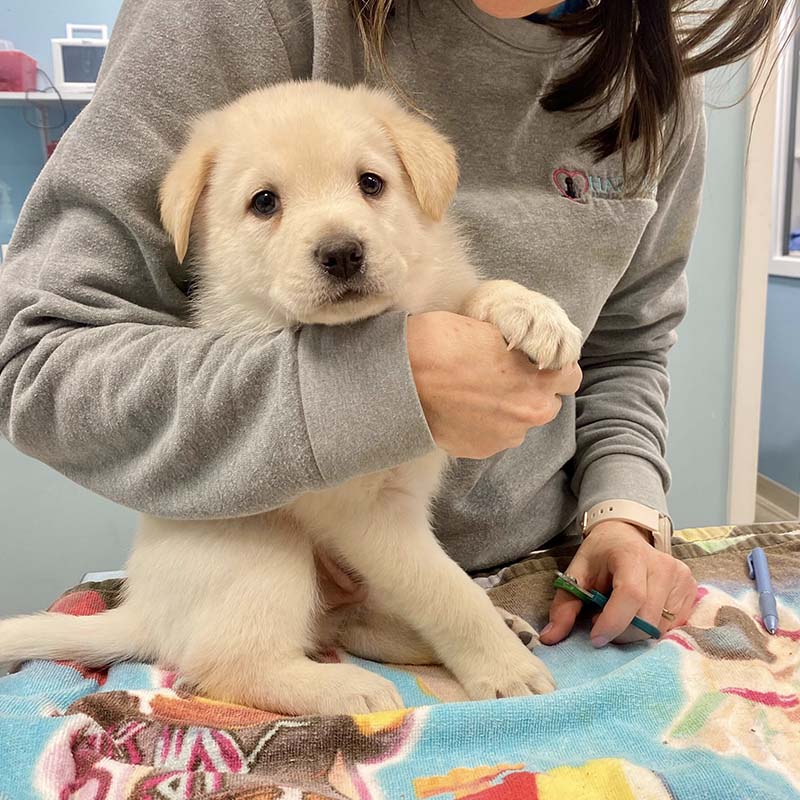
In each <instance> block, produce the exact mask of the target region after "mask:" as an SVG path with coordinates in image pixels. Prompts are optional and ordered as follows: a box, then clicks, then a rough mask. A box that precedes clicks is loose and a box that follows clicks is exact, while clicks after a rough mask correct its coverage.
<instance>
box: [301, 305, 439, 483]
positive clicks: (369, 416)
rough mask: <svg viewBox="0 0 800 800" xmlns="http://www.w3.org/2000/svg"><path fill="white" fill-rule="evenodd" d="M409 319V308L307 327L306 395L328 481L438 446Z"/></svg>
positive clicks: (303, 360) (311, 435) (304, 335)
mask: <svg viewBox="0 0 800 800" xmlns="http://www.w3.org/2000/svg"><path fill="white" fill-rule="evenodd" d="M406 320H407V315H406V314H405V313H404V312H390V313H386V314H382V315H380V316H378V317H373V318H372V319H368V320H364V321H362V322H356V323H353V324H351V325H338V326H328V325H307V326H304V327H303V328H301V329H300V333H299V341H298V353H297V358H298V373H299V380H300V395H301V398H302V403H303V411H304V414H305V421H306V426H307V429H308V436H309V439H310V442H311V449H312V451H313V453H314V457H315V459H316V462H317V466H318V468H319V471H320V474H321V476H322V479H323V480H324V482H325V484H327V485H336V484H339V483H343V482H344V481H346V480H348V479H349V478H352V477H354V476H355V475H363V474H367V473H370V472H378V471H380V470H383V469H388V468H390V467H395V466H397V465H398V464H402V463H404V462H406V461H411V460H412V459H414V458H418V457H420V456H423V455H425V454H426V453H429V452H431V451H432V450H434V449H435V447H436V444H435V442H434V441H433V437H432V436H431V431H430V428H429V427H428V423H427V421H426V420H425V414H424V412H423V410H422V406H421V404H420V401H419V395H418V394H417V389H416V386H415V384H414V376H413V374H412V372H411V364H410V362H409V359H408V347H407V345H406Z"/></svg>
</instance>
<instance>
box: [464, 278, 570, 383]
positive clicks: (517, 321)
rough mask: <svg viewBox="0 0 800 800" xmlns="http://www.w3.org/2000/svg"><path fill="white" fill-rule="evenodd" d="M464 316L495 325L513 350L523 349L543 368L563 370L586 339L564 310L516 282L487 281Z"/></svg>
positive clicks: (466, 309)
mask: <svg viewBox="0 0 800 800" xmlns="http://www.w3.org/2000/svg"><path fill="white" fill-rule="evenodd" d="M463 313H465V314H466V315H467V316H469V317H474V318H475V319H480V320H483V321H484V322H491V323H492V324H493V325H495V326H496V327H497V328H499V330H500V332H501V333H502V334H503V336H504V338H505V340H506V341H507V342H508V349H509V350H512V349H514V348H516V349H517V350H521V351H522V352H523V353H525V355H527V356H528V358H530V359H531V361H534V362H535V363H536V364H538V365H539V366H540V367H541V368H542V369H561V368H562V367H565V366H566V365H567V364H572V363H574V362H576V361H577V360H578V358H579V357H580V352H581V343H582V341H583V337H582V335H581V332H580V329H578V328H577V327H576V326H575V325H573V324H572V323H571V322H570V320H569V317H568V316H567V314H566V312H565V311H564V309H563V308H561V306H560V305H559V304H558V303H557V302H556V301H555V300H553V299H552V298H550V297H546V296H545V295H543V294H539V292H534V291H531V290H530V289H526V288H525V287H524V286H520V284H518V283H515V282H514V281H505V280H502V281H484V282H483V283H481V284H480V285H479V286H478V287H477V288H476V289H475V290H474V291H473V292H472V293H471V294H470V296H469V297H468V298H467V301H466V302H465V304H464V312H463Z"/></svg>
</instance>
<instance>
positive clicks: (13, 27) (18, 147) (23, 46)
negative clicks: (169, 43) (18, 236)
mask: <svg viewBox="0 0 800 800" xmlns="http://www.w3.org/2000/svg"><path fill="white" fill-rule="evenodd" d="M121 4H122V3H121V0H69V2H64V0H35V2H20V1H19V0H12V1H11V2H9V1H8V0H6V2H5V3H3V4H1V5H0V39H10V40H11V41H12V42H14V45H15V46H16V47H17V49H19V50H23V51H24V52H26V53H27V54H28V55H30V56H33V58H35V59H36V61H37V62H38V63H39V67H40V68H41V69H43V70H44V71H45V72H47V74H48V75H49V76H50V77H51V79H52V77H53V59H52V54H51V52H50V40H51V39H57V38H63V37H64V36H65V35H66V30H67V28H66V25H67V23H68V22H75V23H78V24H82V25H84V24H93V25H108V26H109V30H111V27H112V25H113V23H114V20H115V19H116V16H117V12H118V11H119V8H120V5H121ZM40 83H42V82H41V81H40ZM42 85H44V84H43V83H42ZM72 117H74V109H73V108H72V107H71V106H70V108H69V110H68V120H69V119H71V118H72ZM26 119H27V120H28V122H26ZM61 119H62V113H61V110H60V109H59V108H58V107H53V109H52V111H51V112H50V115H49V120H48V123H49V124H50V125H53V124H56V123H58V122H60V121H61ZM29 123H33V124H34V125H41V124H42V118H41V116H40V114H39V113H38V112H37V111H36V110H35V109H34V108H32V107H30V106H27V107H24V106H22V105H19V106H14V107H3V108H0V244H3V243H6V242H8V240H9V239H10V238H11V231H12V228H13V225H14V220H15V219H16V217H17V215H18V214H19V210H20V208H21V207H22V203H23V201H24V200H25V196H26V195H27V193H28V191H29V190H30V187H31V184H32V183H33V181H34V180H35V179H36V176H37V175H38V173H39V171H40V170H41V168H42V166H43V164H44V161H45V148H44V143H43V140H42V134H41V132H40V131H38V130H36V129H35V128H32V127H31V125H30V124H29ZM63 132H64V127H63V126H58V127H56V128H54V129H53V130H51V131H48V132H47V138H48V139H50V140H53V141H55V140H57V139H58V138H59V137H60V136H61V134H62V133H63ZM9 205H10V209H11V213H9Z"/></svg>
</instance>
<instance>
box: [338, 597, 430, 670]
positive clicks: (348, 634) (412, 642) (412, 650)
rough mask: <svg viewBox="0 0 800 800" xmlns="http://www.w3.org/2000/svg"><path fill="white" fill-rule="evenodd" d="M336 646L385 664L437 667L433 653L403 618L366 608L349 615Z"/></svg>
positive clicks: (342, 624) (346, 617)
mask: <svg viewBox="0 0 800 800" xmlns="http://www.w3.org/2000/svg"><path fill="white" fill-rule="evenodd" d="M337 643H338V644H339V645H340V646H341V647H343V648H344V649H345V650H347V652H348V653H352V654H353V655H356V656H359V657H360V658H368V659H371V660H373V661H381V662H383V663H385V664H438V663H439V659H438V657H437V655H436V653H435V651H434V649H433V648H432V647H431V646H430V645H429V644H428V643H427V642H426V641H425V640H424V639H423V638H422V637H421V636H420V635H419V634H418V633H417V632H416V631H415V630H414V629H413V628H411V627H410V626H409V625H408V624H407V623H406V622H404V621H403V620H402V619H401V618H400V617H398V616H396V615H394V614H390V613H388V612H384V611H378V610H377V609H373V608H369V607H366V606H365V607H363V608H359V609H356V610H354V611H350V612H348V613H347V614H346V616H345V618H344V619H343V621H342V623H341V626H340V628H339V632H338V636H337Z"/></svg>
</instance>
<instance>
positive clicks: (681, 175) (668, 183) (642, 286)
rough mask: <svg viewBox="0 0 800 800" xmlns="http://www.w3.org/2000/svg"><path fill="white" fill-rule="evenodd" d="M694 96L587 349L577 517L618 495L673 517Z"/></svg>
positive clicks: (702, 137)
mask: <svg viewBox="0 0 800 800" xmlns="http://www.w3.org/2000/svg"><path fill="white" fill-rule="evenodd" d="M695 102H696V103H697V115H696V119H695V122H694V124H693V125H692V126H691V130H690V133H689V135H688V136H687V140H686V141H685V142H684V146H683V147H682V148H680V150H679V152H678V154H677V155H675V156H674V158H673V161H672V163H671V164H670V166H669V167H668V169H667V171H666V173H665V174H664V176H663V178H662V180H661V181H660V182H659V186H658V189H657V195H656V201H657V203H658V208H657V211H656V213H655V215H654V216H653V218H652V220H651V221H650V223H649V224H648V227H647V229H646V230H645V233H644V235H643V237H642V241H641V242H640V244H639V247H638V249H637V251H636V254H635V256H634V259H633V261H632V263H631V265H630V267H629V268H628V269H627V271H626V272H625V275H624V276H623V277H622V279H621V280H620V282H619V283H618V285H617V286H616V287H615V289H614V291H613V293H612V294H611V296H610V298H609V299H608V301H607V302H606V304H605V306H604V308H603V311H602V312H601V314H600V317H599V319H598V321H597V324H596V326H595V328H594V329H593V331H592V333H591V334H590V336H589V338H588V340H587V342H586V344H585V346H584V349H583V357H582V359H581V367H582V369H583V383H582V385H581V388H580V390H579V392H578V395H577V398H576V411H577V421H576V428H577V430H576V437H577V451H576V457H575V472H574V479H573V491H574V492H575V494H576V495H577V496H578V514H579V516H578V519H580V518H581V517H582V515H583V513H584V512H585V511H587V510H588V509H589V508H591V507H592V506H593V505H594V504H595V503H599V502H605V501H607V500H618V499H619V500H634V501H636V502H639V503H642V504H644V505H647V506H650V507H652V508H656V509H658V510H659V511H661V512H662V513H667V502H666V492H667V491H668V489H669V483H670V472H669V467H668V466H667V462H666V458H665V451H666V438H667V419H666V404H667V398H668V393H669V377H668V374H667V353H668V351H669V350H670V348H671V347H672V345H673V344H674V343H675V340H676V334H675V329H676V327H677V325H678V324H679V322H680V321H681V320H682V319H683V317H684V315H685V313H686V306H687V285H686V274H685V267H686V262H687V260H688V258H689V251H690V248H691V243H692V239H693V238H694V234H695V230H696V227H697V219H698V215H699V211H700V199H701V192H702V183H703V171H704V166H705V146H706V130H705V117H704V115H703V112H702V108H701V102H702V101H701V98H700V96H699V93H698V96H697V97H695Z"/></svg>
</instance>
